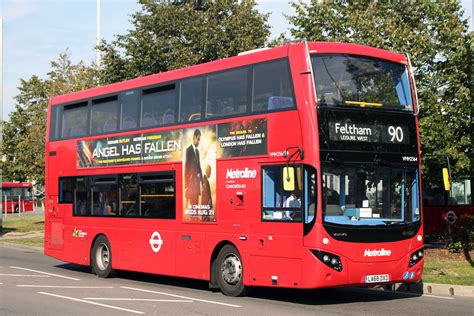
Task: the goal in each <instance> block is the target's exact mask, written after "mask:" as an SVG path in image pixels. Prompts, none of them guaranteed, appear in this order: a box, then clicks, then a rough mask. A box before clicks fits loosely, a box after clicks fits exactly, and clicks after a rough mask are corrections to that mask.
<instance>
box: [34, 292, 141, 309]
mask: <svg viewBox="0 0 474 316" xmlns="http://www.w3.org/2000/svg"><path fill="white" fill-rule="evenodd" d="M38 294H43V295H48V296H54V297H59V298H64V299H67V300H71V301H76V302H81V303H86V304H91V305H97V306H102V307H107V308H112V309H118V310H121V311H124V312H130V313H134V314H145V313H144V312H140V311H136V310H133V309H127V308H122V307H117V306H112V305H106V304H101V303H96V302H89V301H85V300H81V299H80V298H74V297H69V296H63V295H57V294H52V293H47V292H38Z"/></svg>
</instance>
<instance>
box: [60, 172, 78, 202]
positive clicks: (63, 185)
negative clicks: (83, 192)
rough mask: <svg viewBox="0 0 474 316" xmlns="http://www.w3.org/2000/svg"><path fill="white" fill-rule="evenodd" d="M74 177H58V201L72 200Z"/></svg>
mask: <svg viewBox="0 0 474 316" xmlns="http://www.w3.org/2000/svg"><path fill="white" fill-rule="evenodd" d="M74 180H75V179H74V178H60V179H59V203H73V202H74Z"/></svg>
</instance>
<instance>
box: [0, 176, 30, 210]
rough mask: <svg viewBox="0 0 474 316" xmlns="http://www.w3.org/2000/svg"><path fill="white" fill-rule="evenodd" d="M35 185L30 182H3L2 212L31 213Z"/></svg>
mask: <svg viewBox="0 0 474 316" xmlns="http://www.w3.org/2000/svg"><path fill="white" fill-rule="evenodd" d="M32 190H33V185H32V184H31V183H30V182H2V212H3V213H19V212H31V211H33V210H34V205H33V194H32Z"/></svg>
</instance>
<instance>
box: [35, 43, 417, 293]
mask: <svg viewBox="0 0 474 316" xmlns="http://www.w3.org/2000/svg"><path fill="white" fill-rule="evenodd" d="M413 84H414V83H413V80H412V75H411V73H410V68H409V61H408V60H407V58H406V57H405V56H404V55H402V54H398V53H393V52H389V51H384V50H380V49H375V48H371V47H365V46H359V45H353V44H341V43H319V42H314V43H306V42H301V43H294V44H289V45H286V46H282V47H278V48H273V49H266V50H259V51H254V52H249V53H245V54H241V55H240V56H236V57H232V58H226V59H223V60H218V61H214V62H210V63H206V64H200V65H196V66H192V67H188V68H185V69H179V70H173V71H169V72H166V73H161V74H156V75H151V76H147V77H143V78H138V79H134V80H129V81H125V82H120V83H116V84H111V85H107V86H103V87H99V88H95V89H91V90H86V91H81V92H77V93H73V94H68V95H64V96H60V97H56V98H53V99H52V100H51V101H50V105H49V111H48V113H49V117H48V124H47V129H48V130H47V140H46V179H47V180H46V220H45V223H46V224H45V225H46V227H45V248H44V249H45V253H46V254H47V255H50V256H53V257H55V258H58V259H61V260H63V261H68V262H73V263H77V264H81V265H90V266H92V268H93V271H94V272H95V273H96V274H97V275H99V276H101V277H107V276H109V275H110V274H111V273H112V271H113V270H114V269H118V270H133V271H139V272H146V273H155V274H163V275H170V276H179V277H188V278H195V279H202V280H208V281H209V282H210V285H211V286H217V287H219V288H220V289H221V290H222V292H223V293H225V294H226V295H231V296H237V295H242V294H244V293H245V290H246V289H247V288H248V287H251V286H268V287H285V288H320V287H334V286H343V285H374V284H389V283H393V282H415V281H418V280H420V278H421V273H422V269H423V268H422V265H423V237H422V236H423V230H422V223H421V212H420V156H419V140H418V135H419V133H418V125H417V111H418V109H417V105H416V101H415V92H414V89H413V88H412V86H413Z"/></svg>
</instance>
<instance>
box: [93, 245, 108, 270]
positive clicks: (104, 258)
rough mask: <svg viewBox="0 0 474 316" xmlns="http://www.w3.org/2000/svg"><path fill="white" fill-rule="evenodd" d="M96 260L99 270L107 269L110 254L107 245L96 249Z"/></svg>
mask: <svg viewBox="0 0 474 316" xmlns="http://www.w3.org/2000/svg"><path fill="white" fill-rule="evenodd" d="M96 258H97V264H98V266H99V268H100V269H101V270H105V269H107V267H108V266H109V260H110V252H109V248H108V247H107V245H105V244H101V245H100V246H99V247H98V248H97V253H96Z"/></svg>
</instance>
